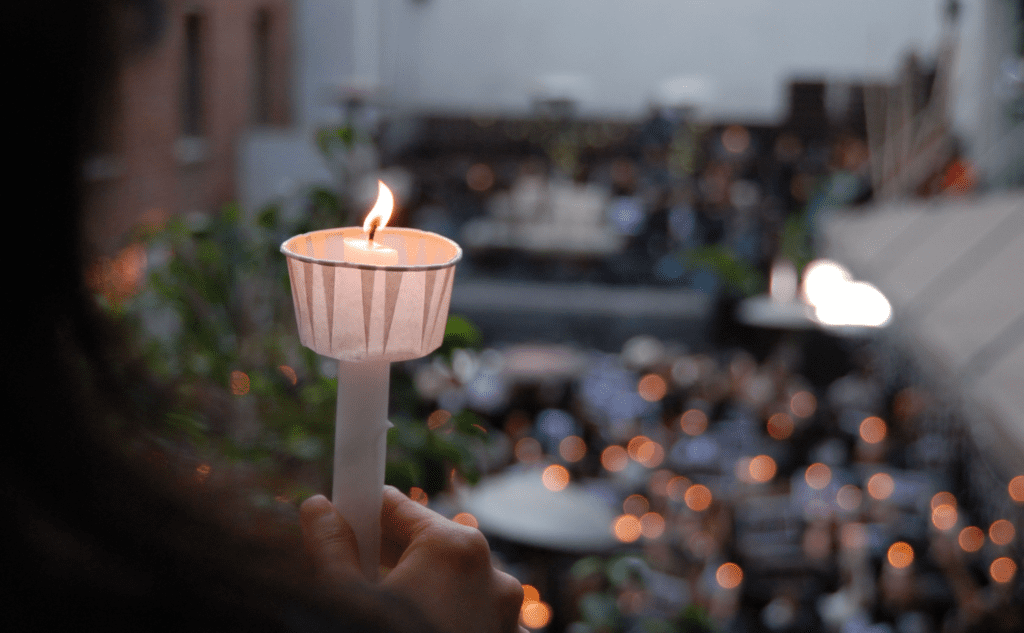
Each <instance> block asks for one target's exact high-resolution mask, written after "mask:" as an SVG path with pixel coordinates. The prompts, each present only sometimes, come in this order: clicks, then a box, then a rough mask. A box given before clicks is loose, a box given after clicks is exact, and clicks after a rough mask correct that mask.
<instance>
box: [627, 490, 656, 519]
mask: <svg viewBox="0 0 1024 633" xmlns="http://www.w3.org/2000/svg"><path fill="white" fill-rule="evenodd" d="M650 509H651V504H650V503H649V502H648V501H647V497H645V496H643V495H629V496H628V497H626V500H625V501H623V502H622V511H623V512H625V513H626V514H632V515H633V516H637V517H639V516H642V515H643V514H645V513H646V512H647V511H648V510H650Z"/></svg>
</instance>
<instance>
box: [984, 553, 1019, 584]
mask: <svg viewBox="0 0 1024 633" xmlns="http://www.w3.org/2000/svg"><path fill="white" fill-rule="evenodd" d="M988 573H989V574H990V575H991V576H992V580H994V581H996V582H998V583H1004V582H1010V581H1011V580H1013V577H1014V575H1016V573H1017V563H1015V562H1013V559H1012V558H1008V557H1006V556H1000V557H999V558H997V559H995V560H994V561H992V564H991V565H989V566H988Z"/></svg>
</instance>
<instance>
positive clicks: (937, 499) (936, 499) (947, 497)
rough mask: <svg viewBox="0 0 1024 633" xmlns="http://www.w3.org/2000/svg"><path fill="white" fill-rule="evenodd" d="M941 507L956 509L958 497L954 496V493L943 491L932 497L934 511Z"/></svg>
mask: <svg viewBox="0 0 1024 633" xmlns="http://www.w3.org/2000/svg"><path fill="white" fill-rule="evenodd" d="M941 505H947V506H953V507H954V508H955V507H956V497H954V496H953V493H952V492H946V491H942V492H936V493H935V494H933V495H932V500H931V507H932V510H934V509H935V508H937V507H939V506H941Z"/></svg>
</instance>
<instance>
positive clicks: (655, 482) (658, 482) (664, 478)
mask: <svg viewBox="0 0 1024 633" xmlns="http://www.w3.org/2000/svg"><path fill="white" fill-rule="evenodd" d="M674 476H675V473H673V472H672V471H671V470H665V469H662V470H658V471H655V472H654V474H652V475H651V478H650V479H648V480H647V489H648V490H650V491H651V494H652V495H656V496H659V497H664V496H666V495H667V494H668V482H670V481H671V480H672V478H673V477H674Z"/></svg>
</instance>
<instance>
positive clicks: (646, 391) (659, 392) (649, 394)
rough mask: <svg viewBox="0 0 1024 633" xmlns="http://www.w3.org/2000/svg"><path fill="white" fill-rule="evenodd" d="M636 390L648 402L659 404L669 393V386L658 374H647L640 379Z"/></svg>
mask: <svg viewBox="0 0 1024 633" xmlns="http://www.w3.org/2000/svg"><path fill="white" fill-rule="evenodd" d="M636 389H637V391H638V392H639V393H640V397H641V398H643V399H644V400H646V401H647V402H657V401H659V400H661V399H662V398H664V397H665V394H666V393H668V384H667V383H666V382H665V379H664V378H662V377H661V376H659V375H658V374H647V375H646V376H644V377H643V378H641V379H640V382H639V383H638V384H637V387H636Z"/></svg>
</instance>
